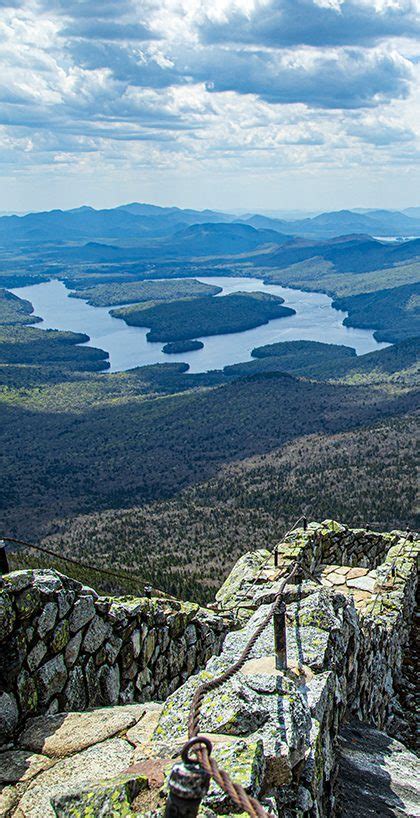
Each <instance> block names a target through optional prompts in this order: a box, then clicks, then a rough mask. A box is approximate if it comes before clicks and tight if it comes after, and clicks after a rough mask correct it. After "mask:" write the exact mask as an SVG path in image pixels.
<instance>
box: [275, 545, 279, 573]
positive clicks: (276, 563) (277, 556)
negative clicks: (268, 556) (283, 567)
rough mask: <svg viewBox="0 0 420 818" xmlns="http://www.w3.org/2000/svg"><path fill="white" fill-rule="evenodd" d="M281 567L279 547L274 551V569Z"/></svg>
mask: <svg viewBox="0 0 420 818" xmlns="http://www.w3.org/2000/svg"><path fill="white" fill-rule="evenodd" d="M278 567H279V552H278V550H277V546H276V547H275V549H274V568H278Z"/></svg>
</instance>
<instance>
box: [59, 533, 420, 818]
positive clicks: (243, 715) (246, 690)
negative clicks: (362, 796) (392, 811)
mask: <svg viewBox="0 0 420 818" xmlns="http://www.w3.org/2000/svg"><path fill="white" fill-rule="evenodd" d="M317 532H319V533H317ZM361 534H362V532H361V531H360V530H357V531H351V530H349V529H346V528H345V527H344V526H340V525H339V524H338V523H335V522H334V521H325V522H324V523H322V524H312V525H311V526H310V527H309V528H308V530H307V531H303V530H300V531H297V532H296V533H294V534H293V535H292V536H291V537H290V538H289V539H288V541H286V542H284V543H281V544H280V545H279V554H280V557H279V564H278V566H276V565H275V564H274V560H273V557H272V556H271V557H270V554H269V552H268V551H264V550H261V551H257V552H254V553H251V554H246V555H244V556H243V557H242V558H241V559H240V560H239V562H238V563H237V565H236V566H235V567H234V569H233V571H232V573H231V575H230V576H229V577H228V579H227V580H226V582H225V583H224V585H223V587H222V588H221V589H220V592H219V593H218V595H217V599H218V605H219V608H220V609H223V610H229V611H235V613H236V614H238V616H239V617H240V618H241V620H242V623H243V627H242V628H241V629H240V630H237V631H233V632H231V633H229V634H228V635H227V637H226V639H225V642H224V645H223V649H222V652H221V654H220V655H219V656H218V657H213V658H211V659H210V660H209V662H208V663H207V665H206V668H205V670H203V671H201V672H200V673H199V674H198V675H197V676H194V677H193V678H191V679H189V680H188V681H187V682H186V683H185V684H184V685H183V686H182V687H180V688H179V689H178V690H176V691H175V692H174V693H173V694H171V696H169V697H168V699H167V700H166V702H165V703H164V704H163V707H162V711H161V714H160V717H159V721H158V724H157V726H156V727H155V728H154V731H153V734H152V735H151V736H149V737H148V743H147V747H145V748H144V749H143V750H142V748H141V747H139V748H138V752H139V754H140V757H142V752H143V753H144V754H145V755H147V757H148V758H149V759H150V758H153V757H157V758H162V757H163V755H165V756H166V757H168V756H171V755H172V753H173V752H175V751H176V750H179V749H180V748H181V747H182V744H183V741H184V739H185V736H186V733H187V720H188V713H189V707H190V704H191V700H192V696H193V693H194V690H195V689H196V687H197V685H198V684H200V682H201V681H203V680H204V679H209V678H211V677H213V676H215V675H218V674H219V673H220V672H221V671H223V670H225V669H226V667H228V666H229V665H230V664H231V663H232V662H234V661H235V660H237V659H238V657H239V655H240V653H241V651H242V650H243V648H244V645H245V644H246V643H247V641H248V640H249V638H250V637H251V636H252V634H253V633H254V632H255V629H256V628H257V626H258V625H259V623H260V622H261V621H262V619H263V618H264V617H265V615H266V613H267V611H268V609H269V605H270V603H271V602H272V601H273V600H274V598H275V595H276V593H277V590H278V588H279V585H280V582H281V576H282V575H284V573H285V569H287V566H288V565H290V563H291V562H293V561H294V560H296V559H299V561H300V562H301V564H302V565H304V566H305V570H306V571H307V572H310V575H309V573H307V574H304V576H303V578H302V577H300V579H299V580H298V581H297V582H293V583H290V584H289V585H288V586H286V589H285V600H286V602H287V609H286V643H287V670H285V671H278V670H276V667H275V660H274V623H273V622H271V623H270V625H269V626H268V627H267V628H266V630H265V631H264V633H263V634H262V636H261V637H260V638H259V639H258V641H257V642H256V644H255V646H254V648H253V650H252V653H251V656H250V659H249V661H248V662H247V663H246V664H245V666H244V667H243V668H242V670H241V671H240V672H239V673H237V674H236V675H235V676H234V678H233V679H231V680H230V681H228V682H227V683H225V684H224V685H223V687H222V688H221V689H220V690H219V691H218V692H217V693H216V694H214V693H212V694H209V695H207V696H206V697H205V698H204V701H203V706H202V715H201V720H200V731H201V732H203V733H205V734H210V735H211V738H212V741H213V753H214V756H215V758H216V760H217V761H218V762H219V764H220V765H221V766H223V767H224V769H226V770H227V771H228V773H229V774H230V775H231V776H232V778H234V779H235V780H239V781H240V783H242V785H243V786H244V787H245V788H246V789H247V790H248V791H249V792H250V793H252V794H253V795H254V796H255V797H257V798H259V799H260V801H261V802H262V803H263V805H265V807H266V808H267V810H268V811H270V812H272V813H273V814H274V815H281V816H283V818H327V816H328V817H330V816H332V815H334V814H336V807H337V803H336V786H335V784H336V776H337V769H338V761H337V759H338V755H337V751H336V745H337V738H338V734H339V731H340V729H341V727H342V726H343V724H344V723H345V722H346V720H347V719H349V718H351V717H352V716H356V717H358V718H360V719H364V720H365V721H367V722H369V723H371V724H374V725H375V726H377V727H382V726H384V725H385V726H386V725H387V723H388V721H389V719H390V717H391V716H392V709H393V701H394V685H395V681H396V679H398V676H399V673H400V668H401V661H402V655H403V651H404V646H405V644H406V642H407V638H408V633H409V629H410V622H411V617H412V612H413V606H414V594H415V586H416V581H417V568H416V557H417V555H418V553H419V541H418V540H415V541H409V540H407V539H406V537H405V535H403V534H402V533H401V532H392V533H391V534H385V535H383V534H375V533H372V532H369V531H366V532H364V537H363V536H361ZM327 554H328V556H329V558H331V559H332V560H334V562H333V564H332V565H330V566H329V567H328V568H327V567H326V565H325V562H324V560H325V559H326V555H327ZM356 554H357V556H358V560H359V561H360V562H362V566H359V567H355V566H354V564H350V565H349V564H347V565H343V561H344V560H345V561H347V562H348V563H354V561H355V555H356ZM381 558H382V560H383V561H382V562H381V563H380V565H378V561H379V559H381ZM375 564H376V566H377V567H376V568H374V567H372V566H375ZM205 805H206V808H207V809H208V810H211V812H210V814H217V815H231V814H234V813H235V812H236V811H237V808H235V807H234V805H233V804H232V802H230V800H229V798H228V797H227V796H226V795H225V794H224V793H223V792H222V791H221V790H220V789H219V788H218V787H217V786H215V785H213V784H212V785H211V788H210V792H209V795H208V797H207V798H206V800H205ZM58 814H59V815H61V814H63V815H64V814H65V813H64V812H63V813H60V812H58ZM136 814H143V813H141V812H140V813H136ZM155 814H156V813H155ZM159 814H160V813H159Z"/></svg>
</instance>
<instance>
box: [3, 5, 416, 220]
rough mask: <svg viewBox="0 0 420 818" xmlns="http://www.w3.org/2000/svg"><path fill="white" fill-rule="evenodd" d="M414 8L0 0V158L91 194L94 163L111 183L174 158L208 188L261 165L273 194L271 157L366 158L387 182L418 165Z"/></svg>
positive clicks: (178, 174) (182, 177) (284, 161)
mask: <svg viewBox="0 0 420 818" xmlns="http://www.w3.org/2000/svg"><path fill="white" fill-rule="evenodd" d="M419 11H420V8H419V0H162V2H158V0H118V3H117V0H101V2H98V1H97V0H22V2H19V3H18V2H16V3H13V2H10V3H5V2H1V0H0V68H1V72H0V163H1V165H2V167H3V169H4V168H9V169H10V171H9V172H13V173H17V174H19V178H21V177H22V178H23V177H25V178H27V179H28V185H30V182H31V178H32V179H33V178H35V177H36V175H37V174H38V173H42V172H43V173H45V172H46V168H49V167H51V168H54V169H55V170H54V172H55V173H56V177H55V178H56V179H60V178H61V177H60V174H66V180H67V179H68V176H69V175H72V174H73V176H74V178H75V185H76V184H78V185H79V188H78V189H79V190H80V198H81V199H83V198H84V196H83V193H82V191H83V184H84V179H86V178H89V179H90V180H91V181H92V179H93V178H94V177H95V174H97V175H98V170H99V169H101V170H100V173H101V177H102V178H103V179H104V180H109V184H110V185H111V184H112V183H113V182H114V183H116V182H117V180H119V179H120V174H121V173H123V174H126V175H125V176H124V179H125V184H126V185H127V184H129V182H130V173H131V174H132V175H133V174H134V175H135V174H138V173H140V172H141V173H142V174H144V173H145V172H146V173H147V175H148V176H149V175H150V178H152V174H153V172H154V171H155V173H156V178H157V177H158V176H159V174H160V173H161V172H163V171H164V170H165V171H166V172H168V173H170V174H171V178H174V179H175V178H178V179H179V183H180V184H181V186H182V185H185V184H186V174H189V176H191V177H193V178H197V179H200V180H201V182H200V184H201V185H202V187H203V190H206V189H207V185H210V184H211V181H210V180H211V178H213V177H214V175H217V174H221V175H222V176H223V175H224V176H225V178H227V177H228V176H229V177H230V176H231V175H232V174H233V175H234V176H235V178H236V180H237V182H236V183H237V184H238V185H244V184H245V182H244V180H243V179H242V178H241V174H242V176H243V174H248V175H249V178H251V176H252V178H253V179H254V180H255V179H256V178H259V177H258V174H260V175H261V185H262V187H261V189H262V190H263V189H266V187H267V185H266V180H265V179H264V180H263V174H264V173H265V172H267V173H269V172H270V169H272V171H273V173H282V174H283V173H285V174H286V173H287V171H288V170H289V172H290V173H291V174H292V175H293V174H294V175H296V174H297V175H298V174H301V178H302V179H303V178H309V179H313V178H314V176H316V174H318V175H320V174H325V173H329V174H334V173H340V174H341V173H348V174H349V177H350V175H353V178H354V174H355V169H357V168H361V167H363V168H364V174H365V177H366V178H368V177H369V176H371V177H372V178H374V179H375V185H376V187H377V175H376V174H377V173H379V172H382V171H383V170H384V169H385V168H389V169H391V170H390V173H391V175H392V168H396V167H398V168H399V170H400V171H401V168H406V169H407V172H408V173H410V168H412V167H413V166H414V164H415V163H416V162H417V145H418V129H419V120H420V117H419V111H420V100H419V99H418V96H417V95H418V91H417V88H416V76H418V73H419V70H420V66H419V65H418V64H417V60H418V57H419V48H418V45H417V43H416V41H415V39H413V38H414V37H415V35H416V33H418V32H419V30H420V17H419ZM51 172H52V171H51ZM356 175H357V174H356ZM63 178H64V177H63ZM203 179H208V182H205V183H204V182H203ZM98 184H99V183H98ZM168 184H169V182H168ZM255 184H257V183H256V182H255ZM295 184H296V186H297V187H299V185H298V183H296V182H295ZM66 185H67V182H66ZM321 187H322V186H321ZM362 187H363V185H362ZM161 189H162V182H161V181H160V182H159V183H158V182H157V183H156V190H157V191H161ZM221 204H222V202H221V203H220V205H219V206H221ZM286 204H287V203H286ZM0 206H1V205H0Z"/></svg>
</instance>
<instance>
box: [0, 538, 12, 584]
mask: <svg viewBox="0 0 420 818" xmlns="http://www.w3.org/2000/svg"><path fill="white" fill-rule="evenodd" d="M9 570H10V569H9V562H8V559H7V553H6V543H5V542H4V540H0V576H1V575H2V574H8V573H9Z"/></svg>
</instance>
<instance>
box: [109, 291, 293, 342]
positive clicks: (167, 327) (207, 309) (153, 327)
mask: <svg viewBox="0 0 420 818" xmlns="http://www.w3.org/2000/svg"><path fill="white" fill-rule="evenodd" d="M283 303H284V298H279V297H278V296H275V295H270V294H269V293H232V294H230V295H225V296H221V297H220V298H196V299H190V300H186V299H185V300H184V299H179V300H178V301H168V302H164V303H162V304H152V305H150V304H148V303H146V304H144V305H142V304H132V305H130V306H128V307H120V308H118V309H114V310H111V315H113V316H114V317H115V318H123V319H124V321H125V322H126V323H127V324H130V325H132V326H135V327H150V331H149V332H148V333H147V339H148V340H149V341H183V340H187V339H189V338H196V337H197V336H200V335H222V334H224V333H229V332H241V331H242V330H246V329H251V328H252V327H258V326H259V325H261V324H266V323H267V322H268V321H270V320H271V319H272V318H285V317H286V316H289V315H295V310H293V309H291V308H290V307H283V306H282V305H283Z"/></svg>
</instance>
